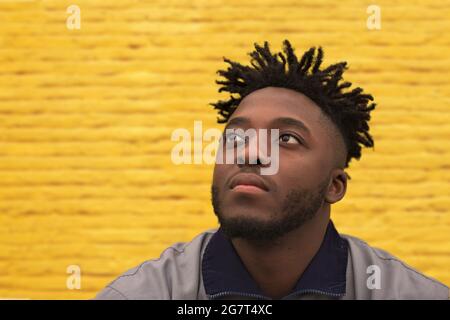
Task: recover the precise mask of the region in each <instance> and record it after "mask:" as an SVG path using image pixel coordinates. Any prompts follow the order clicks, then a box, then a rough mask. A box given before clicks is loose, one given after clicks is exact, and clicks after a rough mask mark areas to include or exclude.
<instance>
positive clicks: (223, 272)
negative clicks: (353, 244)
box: [202, 220, 348, 299]
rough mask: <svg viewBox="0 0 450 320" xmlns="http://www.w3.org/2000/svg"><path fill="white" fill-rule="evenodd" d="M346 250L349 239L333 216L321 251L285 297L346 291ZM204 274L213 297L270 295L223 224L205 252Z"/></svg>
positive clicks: (207, 288) (209, 294)
mask: <svg viewBox="0 0 450 320" xmlns="http://www.w3.org/2000/svg"><path fill="white" fill-rule="evenodd" d="M347 252H348V244H347V241H346V240H345V239H343V238H341V237H340V235H339V233H338V232H337V230H336V229H335V227H334V224H333V222H332V221H331V220H330V221H329V223H328V226H327V230H326V232H325V236H324V239H323V241H322V244H321V246H320V248H319V250H318V252H317V253H316V255H315V256H314V257H313V259H312V260H311V262H310V264H309V265H308V267H307V268H306V269H305V271H304V272H303V274H302V276H301V277H300V279H299V280H298V282H297V284H296V286H295V288H294V290H293V291H292V292H291V293H290V294H289V295H287V296H285V297H284V298H283V299H288V298H291V297H294V296H296V295H300V294H302V293H315V294H323V295H328V296H333V297H339V296H343V295H345V286H346V270H347ZM202 276H203V283H204V286H205V291H206V294H207V295H208V297H209V298H210V299H216V298H220V297H222V296H227V295H228V296H230V295H231V296H236V295H237V296H244V297H245V296H246V297H254V298H260V299H270V298H269V297H267V296H265V295H264V293H263V292H262V291H261V290H260V289H259V287H258V285H257V284H256V282H255V281H254V280H253V279H252V277H251V275H250V274H249V273H248V271H247V269H246V268H245V266H244V265H243V263H242V261H241V259H240V257H239V255H238V254H237V252H236V250H235V249H234V247H233V245H232V243H231V241H230V240H229V239H228V238H227V237H226V236H225V234H224V233H223V232H222V230H221V228H219V229H218V230H217V232H215V233H214V235H213V236H212V238H211V239H210V241H209V242H208V245H207V247H206V249H205V252H204V254H203V261H202Z"/></svg>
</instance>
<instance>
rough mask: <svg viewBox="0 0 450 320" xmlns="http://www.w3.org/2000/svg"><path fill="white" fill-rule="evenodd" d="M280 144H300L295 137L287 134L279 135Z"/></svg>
mask: <svg viewBox="0 0 450 320" xmlns="http://www.w3.org/2000/svg"><path fill="white" fill-rule="evenodd" d="M280 142H283V143H287V144H301V142H300V140H299V139H298V138H297V137H295V136H293V135H292V134H288V133H285V134H282V135H280Z"/></svg>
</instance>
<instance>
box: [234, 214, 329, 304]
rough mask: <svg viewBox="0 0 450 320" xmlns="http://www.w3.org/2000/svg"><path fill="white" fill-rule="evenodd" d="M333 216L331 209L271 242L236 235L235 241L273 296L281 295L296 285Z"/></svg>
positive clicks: (256, 277) (247, 264) (253, 273)
mask: <svg viewBox="0 0 450 320" xmlns="http://www.w3.org/2000/svg"><path fill="white" fill-rule="evenodd" d="M329 219H330V213H329V210H328V211H325V212H321V211H319V212H317V214H316V216H315V217H314V218H313V219H312V220H309V221H308V222H306V223H305V224H304V225H302V226H301V227H300V228H298V229H296V230H294V231H292V232H290V233H288V234H286V235H284V236H283V237H282V238H280V239H277V241H275V242H274V243H273V244H271V245H267V246H260V245H254V244H252V243H250V242H248V241H246V240H245V239H242V238H235V239H232V240H231V241H232V243H233V246H234V248H235V249H236V252H237V253H238V255H239V257H240V258H241V260H242V262H243V264H244V265H245V267H246V269H247V270H248V272H249V273H250V275H251V276H252V277H253V279H254V280H255V282H256V283H257V284H258V285H259V287H260V288H261V290H262V291H263V292H264V293H265V294H266V295H267V296H269V297H271V298H274V299H279V298H282V297H284V296H286V295H287V294H289V293H290V292H291V291H292V289H293V288H294V287H295V284H296V283H297V281H298V280H299V279H300V277H301V275H302V274H303V272H304V271H305V269H306V267H307V266H308V264H309V263H310V262H311V260H312V259H313V257H314V255H315V254H316V253H317V251H318V250H319V248H320V245H321V244H322V241H323V238H324V236H325V232H326V229H327V225H328V222H329Z"/></svg>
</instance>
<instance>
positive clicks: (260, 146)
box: [237, 131, 270, 166]
mask: <svg viewBox="0 0 450 320" xmlns="http://www.w3.org/2000/svg"><path fill="white" fill-rule="evenodd" d="M269 149H270V142H269V137H268V135H267V134H266V133H264V132H263V131H258V132H257V134H254V135H249V136H248V137H247V136H246V137H245V142H244V143H243V145H241V146H238V148H237V164H238V165H239V166H243V165H257V166H265V165H268V164H269V161H268V152H270V150H269Z"/></svg>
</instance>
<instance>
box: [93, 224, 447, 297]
mask: <svg viewBox="0 0 450 320" xmlns="http://www.w3.org/2000/svg"><path fill="white" fill-rule="evenodd" d="M211 240H212V241H211ZM230 243H231V242H230V241H228V240H226V238H225V237H224V236H223V234H221V232H220V229H210V230H207V231H205V232H203V233H201V234H199V235H198V236H197V237H195V238H194V239H193V240H192V241H190V242H188V243H181V242H179V243H175V244H174V245H172V246H170V247H169V248H167V249H166V250H164V251H163V252H162V254H161V256H160V257H159V258H158V259H154V260H148V261H145V262H143V263H142V264H140V265H139V266H137V267H135V268H133V269H130V270H128V271H127V272H125V273H124V274H122V275H121V276H120V277H118V278H117V279H115V280H114V281H112V282H111V283H109V284H108V285H107V286H106V288H104V289H103V290H102V291H101V292H100V293H99V294H98V295H97V296H96V297H95V299H189V300H197V299H200V300H207V299H270V298H268V297H265V296H264V295H263V294H262V293H261V292H260V291H258V290H259V289H258V288H257V286H255V283H254V282H253V281H252V280H251V277H250V276H249V275H248V273H247V272H246V270H245V267H243V264H241V262H240V260H239V259H238V258H237V256H236V253H235V252H234V250H233V249H232V247H231V245H230ZM205 253H206V254H205ZM283 299H298V300H300V299H344V300H348V299H449V288H448V287H447V286H445V285H444V284H442V283H440V282H438V281H437V280H435V279H433V278H430V277H428V276H425V275H423V274H422V273H420V272H418V271H417V270H415V269H413V268H412V267H410V266H408V265H407V264H405V263H403V262H402V261H400V260H399V259H397V258H395V257H393V256H392V255H390V254H389V253H387V252H385V251H383V250H380V249H377V248H373V247H370V246H369V245H368V244H367V243H365V242H364V241H362V240H360V239H357V238H355V237H352V236H348V235H339V234H338V233H337V232H336V231H335V229H334V226H333V224H332V222H331V221H330V226H329V228H328V229H327V233H326V236H325V240H324V243H323V244H322V245H321V248H320V249H319V252H318V254H316V256H315V257H314V258H313V260H312V262H311V263H310V265H309V266H308V267H307V269H306V270H305V272H304V273H303V275H302V277H301V279H300V281H299V283H298V284H297V286H296V290H294V291H293V293H292V294H290V295H288V296H286V297H284V298H283Z"/></svg>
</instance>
